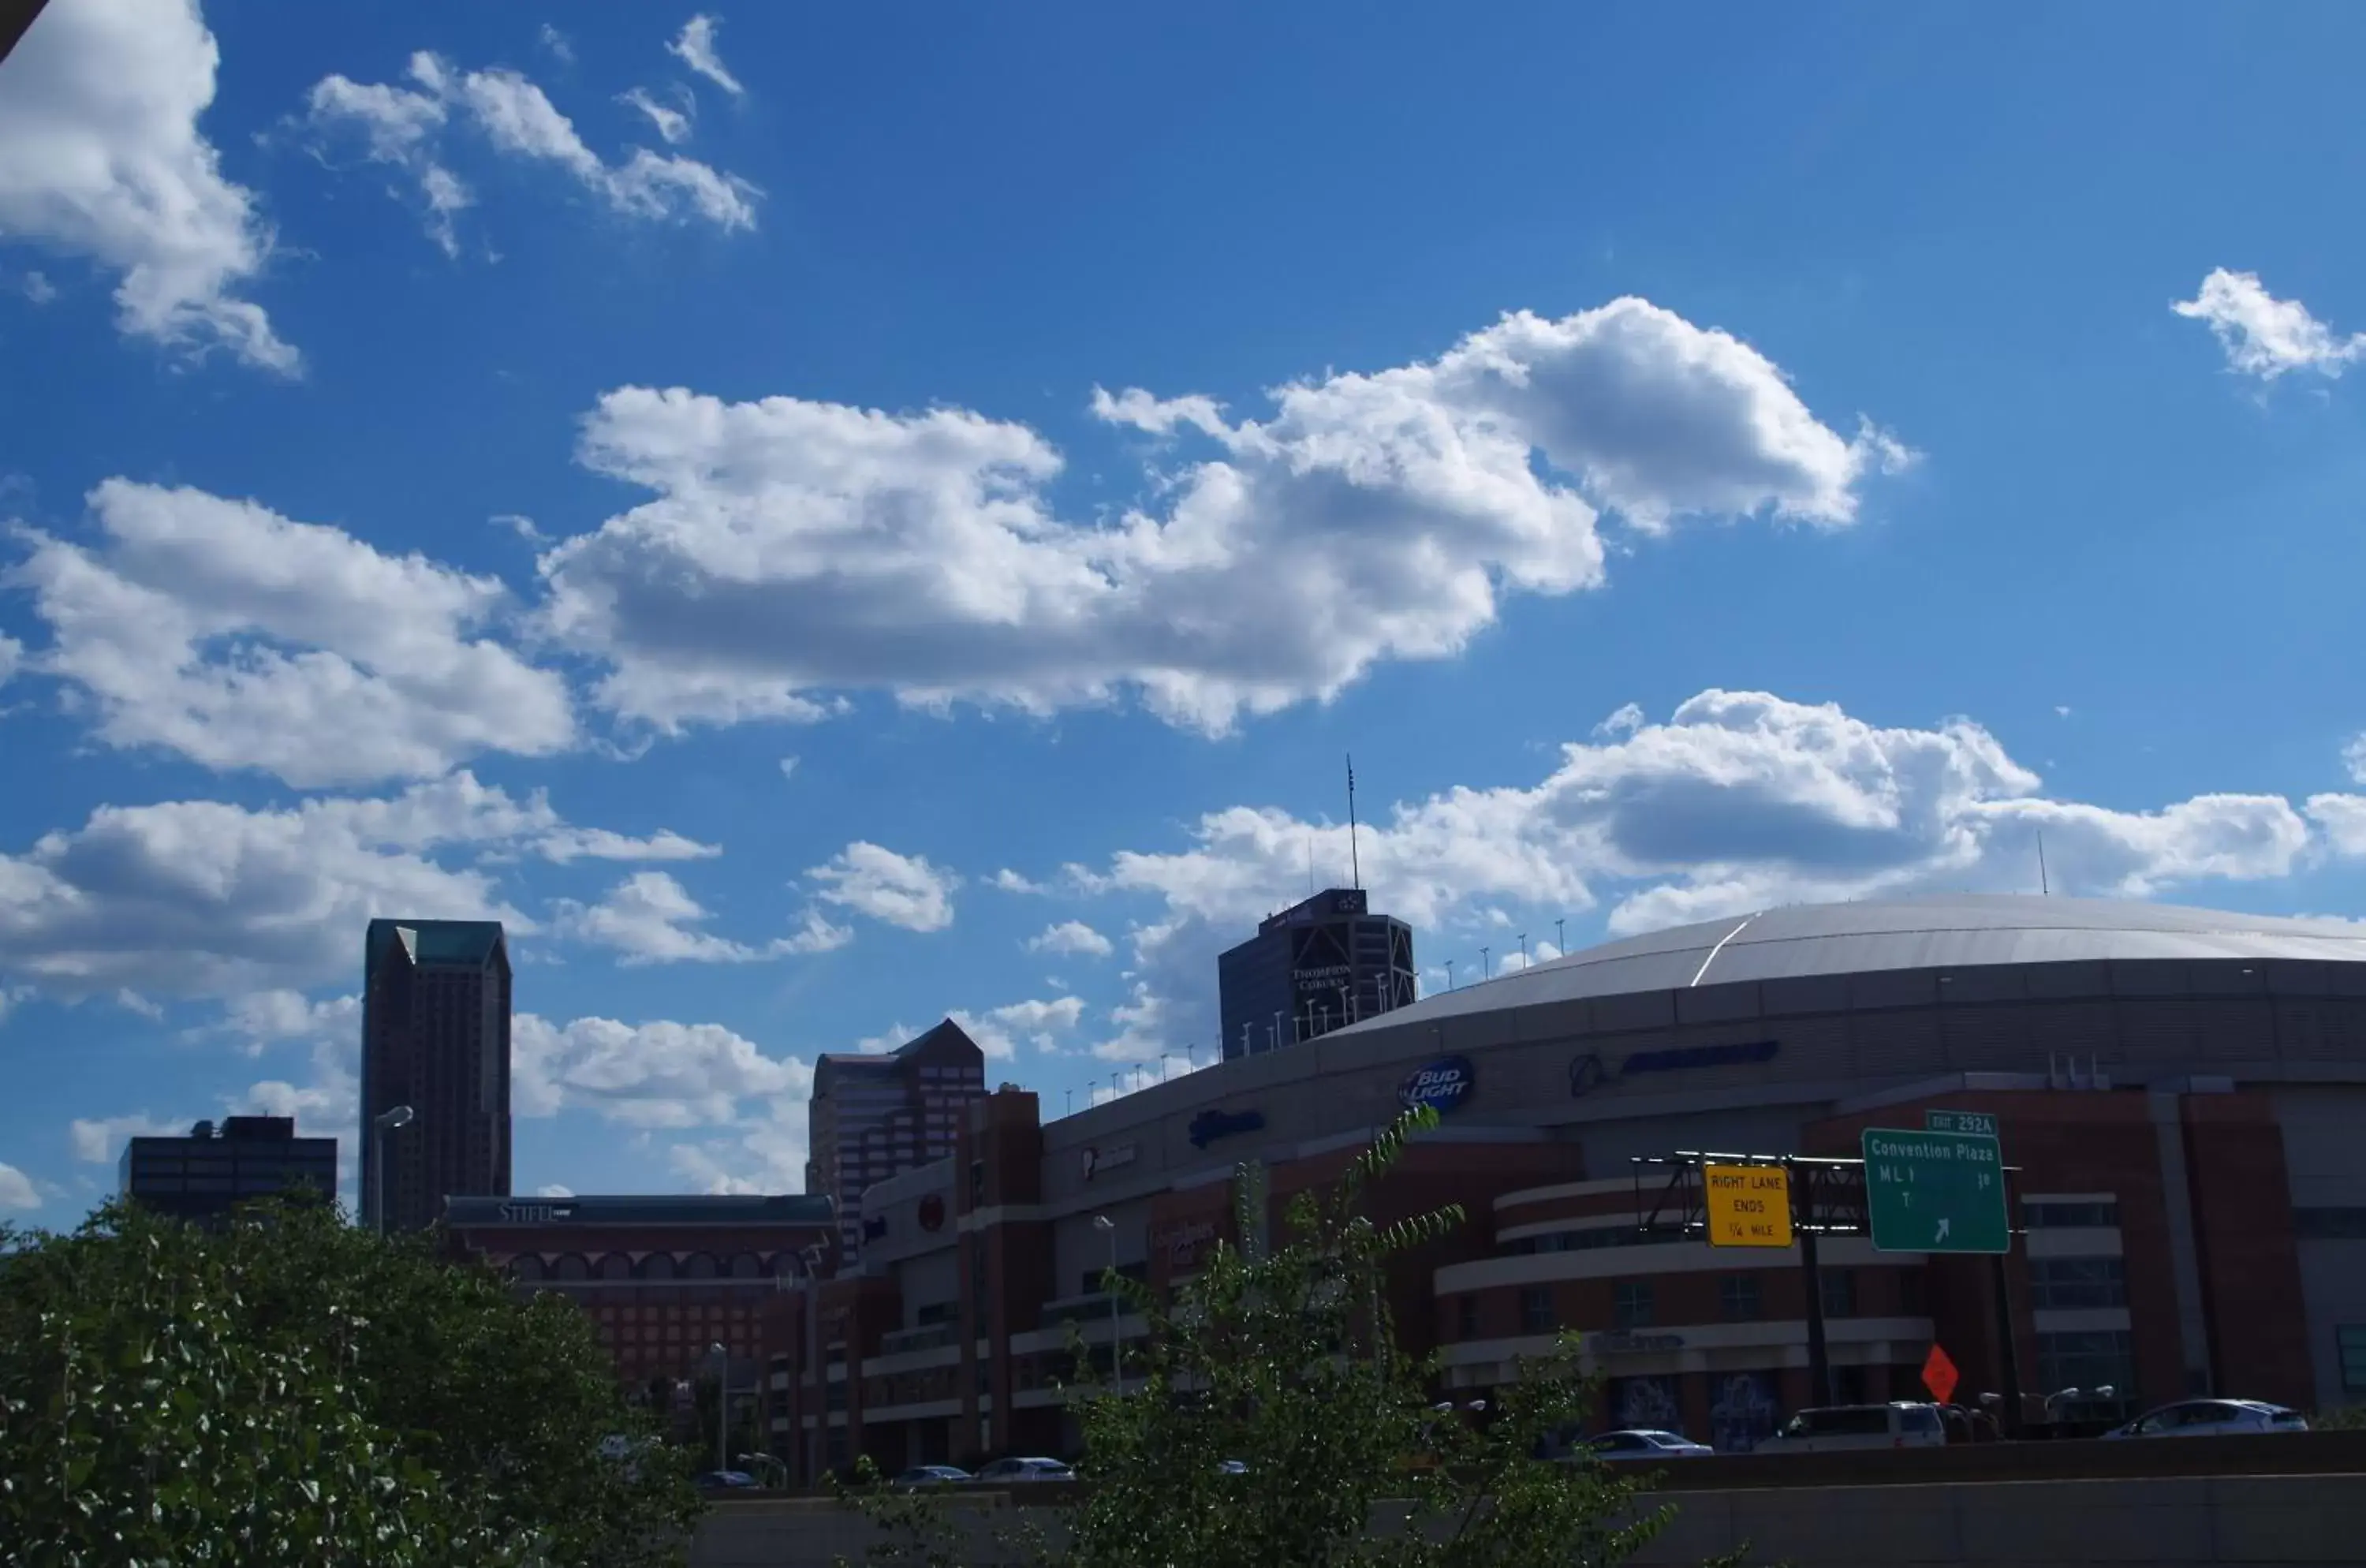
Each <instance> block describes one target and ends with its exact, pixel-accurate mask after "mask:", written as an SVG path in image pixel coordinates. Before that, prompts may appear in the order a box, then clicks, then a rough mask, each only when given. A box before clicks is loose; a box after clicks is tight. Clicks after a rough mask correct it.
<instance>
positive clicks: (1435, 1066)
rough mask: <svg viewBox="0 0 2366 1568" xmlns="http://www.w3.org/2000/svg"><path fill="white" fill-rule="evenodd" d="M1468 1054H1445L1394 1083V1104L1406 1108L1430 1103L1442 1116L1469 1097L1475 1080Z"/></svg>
mask: <svg viewBox="0 0 2366 1568" xmlns="http://www.w3.org/2000/svg"><path fill="white" fill-rule="evenodd" d="M1477 1081H1478V1079H1477V1075H1476V1074H1474V1073H1473V1072H1472V1071H1471V1070H1470V1057H1468V1056H1448V1057H1445V1058H1444V1059H1442V1060H1440V1061H1436V1062H1432V1063H1431V1064H1430V1065H1429V1066H1425V1067H1424V1068H1422V1069H1421V1070H1420V1071H1419V1072H1416V1073H1414V1075H1413V1076H1412V1077H1409V1078H1407V1079H1405V1081H1404V1082H1403V1083H1402V1084H1400V1085H1399V1086H1397V1103H1398V1104H1400V1105H1402V1106H1403V1107H1404V1108H1405V1109H1406V1110H1407V1111H1413V1110H1416V1109H1418V1108H1419V1107H1421V1106H1425V1105H1426V1106H1430V1107H1432V1108H1433V1109H1435V1110H1436V1111H1437V1113H1438V1114H1439V1115H1441V1116H1443V1115H1445V1114H1446V1113H1447V1112H1448V1111H1451V1110H1453V1109H1454V1108H1455V1107H1456V1106H1458V1105H1459V1104H1461V1103H1462V1102H1463V1101H1464V1100H1467V1099H1469V1098H1470V1086H1471V1085H1472V1084H1473V1083H1475V1082H1477Z"/></svg>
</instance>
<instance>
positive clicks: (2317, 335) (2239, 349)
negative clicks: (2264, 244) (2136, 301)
mask: <svg viewBox="0 0 2366 1568" xmlns="http://www.w3.org/2000/svg"><path fill="white" fill-rule="evenodd" d="M2169 309H2170V310H2174V311H2176V312H2177V313H2178V314H2179V315H2180V316H2184V317H2186V318H2188V319H2189V320H2191V321H2203V322H2206V323H2208V325H2209V328H2210V331H2211V333H2213V334H2214V336H2216V338H2217V339H2218V346H2219V347H2220V348H2222V349H2224V350H2225V354H2226V367H2227V368H2228V369H2230V370H2233V371H2235V372H2236V373H2237V374H2238V375H2244V376H2256V377H2258V378H2259V379H2260V380H2262V381H2272V380H2274V379H2275V378H2277V377H2279V376H2282V374H2284V373H2285V372H2286V371H2288V370H2314V371H2315V372H2317V373H2318V374H2319V375H2321V376H2326V377H2335V376H2338V375H2340V374H2341V373H2342V372H2343V371H2345V370H2347V369H2349V367H2350V366H2351V365H2353V364H2355V363H2356V362H2357V361H2358V359H2359V358H2360V356H2361V355H2366V333H2351V334H2350V335H2349V336H2348V337H2346V338H2344V337H2336V336H2335V335H2334V333H2333V329H2332V328H2330V327H2328V326H2327V325H2326V324H2325V323H2324V322H2323V321H2318V320H2317V319H2316V318H2315V316H2312V315H2310V314H2309V313H2308V308H2307V307H2306V306H2304V305H2303V304H2302V303H2301V302H2300V301H2299V300H2297V299H2277V298H2276V297H2275V296H2274V295H2272V294H2270V293H2269V292H2268V291H2267V289H2266V288H2263V287H2262V286H2261V285H2260V283H2259V275H2258V274H2257V273H2249V272H2229V271H2228V270H2227V269H2226V268H2225V267H2223V266H2222V267H2218V268H2216V269H2214V271H2212V273H2211V274H2210V276H2207V277H2205V278H2203V280H2202V287H2201V288H2200V289H2199V290H2198V291H2196V292H2195V294H2194V296H2193V298H2192V299H2180V300H2178V301H2176V302H2175V303H2173V304H2171V305H2170V306H2169Z"/></svg>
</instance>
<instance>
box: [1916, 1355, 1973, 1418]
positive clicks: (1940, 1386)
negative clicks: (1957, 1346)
mask: <svg viewBox="0 0 2366 1568" xmlns="http://www.w3.org/2000/svg"><path fill="white" fill-rule="evenodd" d="M1961 1381H1963V1377H1962V1374H1961V1373H1959V1372H1957V1371H1955V1362H1954V1361H1952V1360H1950V1359H1948V1357H1947V1352H1945V1351H1944V1350H1942V1349H1941V1348H1939V1347H1937V1346H1936V1345H1933V1346H1932V1347H1931V1354H1930V1355H1929V1356H1928V1357H1926V1358H1924V1359H1923V1362H1922V1386H1923V1387H1924V1388H1927V1389H1929V1390H1930V1391H1931V1397H1932V1398H1933V1399H1935V1400H1937V1401H1938V1402H1939V1403H1940V1404H1948V1403H1949V1402H1951V1401H1952V1400H1954V1398H1955V1384H1956V1383H1958V1382H1961Z"/></svg>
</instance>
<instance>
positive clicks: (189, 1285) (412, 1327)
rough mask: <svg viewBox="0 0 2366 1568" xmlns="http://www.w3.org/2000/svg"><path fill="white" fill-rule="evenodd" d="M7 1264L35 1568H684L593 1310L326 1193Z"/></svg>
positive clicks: (167, 1222) (13, 1485)
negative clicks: (354, 1221)
mask: <svg viewBox="0 0 2366 1568" xmlns="http://www.w3.org/2000/svg"><path fill="white" fill-rule="evenodd" d="M7 1239H8V1240H9V1242H11V1243H12V1244H13V1245H12V1246H11V1247H10V1250H9V1251H8V1253H7V1256H6V1260H5V1264H0V1540H7V1541H9V1542H11V1543H12V1546H13V1547H14V1548H15V1549H16V1550H17V1551H19V1552H20V1553H21V1554H22V1555H21V1556H19V1557H17V1558H16V1559H12V1561H19V1562H24V1563H26V1564H28V1568H47V1565H50V1564H55V1565H58V1568H82V1565H84V1564H89V1565H92V1568H96V1565H98V1564H102V1563H103V1564H107V1565H109V1568H115V1565H119V1564H128V1563H135V1562H136V1563H157V1564H163V1563H172V1564H183V1563H189V1564H198V1563H204V1564H212V1563H220V1564H239V1565H245V1564H254V1565H256V1568H262V1565H264V1564H269V1565H271V1568H284V1565H298V1564H313V1563H319V1564H324V1565H325V1564H332V1563H333V1564H338V1565H340V1568H343V1565H345V1564H368V1565H373V1568H375V1565H379V1564H384V1565H387V1568H410V1565H411V1564H427V1563H434V1564H438V1565H442V1564H470V1565H473V1564H489V1565H490V1564H508V1563H519V1564H533V1563H546V1564H553V1565H558V1564H565V1565H567V1568H577V1565H580V1568H639V1565H642V1564H657V1563H662V1562H679V1561H681V1560H682V1557H683V1555H684V1553H685V1552H686V1550H687V1542H688V1527H689V1524H690V1521H691V1520H692V1518H693V1517H694V1515H695V1512H696V1509H697V1506H698V1504H697V1497H696V1495H695V1493H693V1491H692V1490H691V1488H690V1485H689V1481H688V1472H687V1469H686V1467H685V1464H684V1462H683V1461H682V1458H681V1456H678V1455H674V1454H671V1453H670V1451H669V1450H664V1449H662V1448H657V1449H649V1450H639V1449H636V1450H633V1454H632V1457H630V1458H629V1459H626V1460H622V1461H620V1460H618V1459H615V1458H610V1457H603V1447H604V1448H608V1449H611V1450H614V1449H617V1448H621V1447H623V1446H624V1445H616V1444H610V1443H609V1439H610V1438H637V1437H639V1436H640V1435H642V1434H643V1433H644V1432H645V1431H646V1430H647V1427H646V1424H645V1422H644V1421H643V1420H641V1419H640V1418H639V1417H638V1416H637V1413H636V1412H634V1411H633V1410H632V1409H631V1408H630V1407H629V1406H628V1404H626V1402H625V1398H624V1396H623V1394H622V1393H621V1392H620V1391H619V1390H618V1388H617V1386H616V1383H615V1379H614V1370H613V1367H612V1365H611V1363H610V1362H609V1359H608V1358H607V1356H606V1355H605V1354H604V1353H603V1351H602V1350H601V1348H599V1346H598V1345H597V1344H596V1343H595V1342H594V1340H593V1339H592V1337H591V1330H590V1326H589V1325H588V1324H587V1322H586V1321H585V1319H584V1317H583V1314H581V1313H580V1312H579V1311H577V1310H576V1309H575V1308H574V1306H573V1305H572V1304H571V1303H567V1302H565V1301H563V1300H560V1299H558V1298H552V1297H544V1298H538V1299H535V1300H534V1301H530V1302H521V1301H519V1300H518V1299H517V1298H516V1297H515V1296H514V1295H513V1293H512V1292H511V1290H510V1288H509V1286H508V1285H507V1284H506V1283H505V1282H504V1281H503V1280H501V1279H500V1278H499V1277H498V1276H496V1275H495V1274H493V1273H492V1272H491V1271H490V1269H484V1268H482V1267H479V1266H475V1265H470V1264H459V1263H454V1262H451V1261H448V1260H446V1259H445V1258H439V1257H437V1256H436V1255H435V1253H434V1250H433V1247H432V1243H431V1241H430V1240H429V1239H427V1238H425V1237H407V1238H401V1239H397V1240H391V1241H389V1240H382V1239H380V1238H379V1237H377V1236H376V1235H371V1234H369V1233H367V1232H365V1231H360V1230H356V1229H355V1228H353V1227H351V1226H349V1225H347V1224H345V1223H344V1217H343V1215H342V1214H340V1213H338V1212H337V1211H336V1210H334V1209H333V1208H332V1207H330V1206H329V1205H326V1204H323V1203H320V1202H318V1201H287V1202H274V1203H269V1204H264V1205H259V1206H256V1207H254V1208H251V1209H247V1210H243V1211H242V1212H240V1213H238V1214H237V1215H236V1216H234V1217H233V1218H232V1219H231V1221H230V1222H229V1223H228V1224H225V1225H223V1226H221V1227H220V1228H219V1229H217V1230H212V1231H208V1230H203V1229H199V1228H197V1227H194V1226H191V1225H187V1224H182V1223H181V1222H178V1221H175V1220H172V1219H169V1218H164V1217H160V1216H157V1215H154V1214H152V1213H148V1212H146V1211H143V1210H141V1209H139V1208H137V1207H134V1206H126V1205H110V1206H108V1207H107V1208H105V1209H102V1210H100V1211H99V1212H98V1213H96V1214H94V1215H93V1216H92V1217H91V1218H90V1219H89V1220H88V1221H86V1222H85V1223H84V1224H83V1225H82V1226H81V1227H80V1228H79V1229H78V1230H76V1231H74V1232H73V1233H72V1234H70V1235H46V1234H39V1233H32V1234H25V1235H11V1236H10V1237H8V1238H7Z"/></svg>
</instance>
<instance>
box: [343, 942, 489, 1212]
mask: <svg viewBox="0 0 2366 1568" xmlns="http://www.w3.org/2000/svg"><path fill="white" fill-rule="evenodd" d="M363 968H364V975H363V989H362V1119H361V1139H362V1145H361V1168H362V1190H361V1201H362V1207H361V1217H362V1219H363V1220H364V1221H365V1222H369V1221H371V1220H373V1219H375V1218H376V1217H377V1214H378V1208H377V1203H378V1186H379V1182H380V1180H381V1179H383V1180H384V1181H385V1190H386V1199H385V1224H386V1227H387V1229H389V1231H402V1230H418V1229H422V1228H423V1227H425V1226H427V1225H430V1224H434V1222H435V1220H436V1218H437V1217H438V1216H439V1215H441V1214H442V1213H443V1212H444V1200H445V1198H448V1197H453V1196H459V1195H466V1196H469V1197H493V1198H498V1197H504V1196H507V1194H508V1192H509V1190H510V956H509V947H508V944H507V943H506V942H504V941H503V940H502V935H501V922H500V921H499V920H372V921H371V922H370V923H369V938H368V953H367V957H366V960H365V963H364V965H363ZM399 1106H408V1107H410V1109H411V1119H410V1121H409V1122H408V1123H407V1124H406V1125H402V1126H399V1127H392V1128H388V1129H383V1130H381V1129H379V1128H378V1127H377V1120H378V1118H379V1117H380V1116H381V1115H383V1114H384V1113H386V1112H387V1111H392V1110H394V1109H395V1108H396V1107H399ZM381 1150H383V1153H384V1156H385V1159H386V1169H385V1170H384V1171H383V1172H381V1171H380V1170H379V1169H378V1159H379V1156H380V1152H381Z"/></svg>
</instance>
